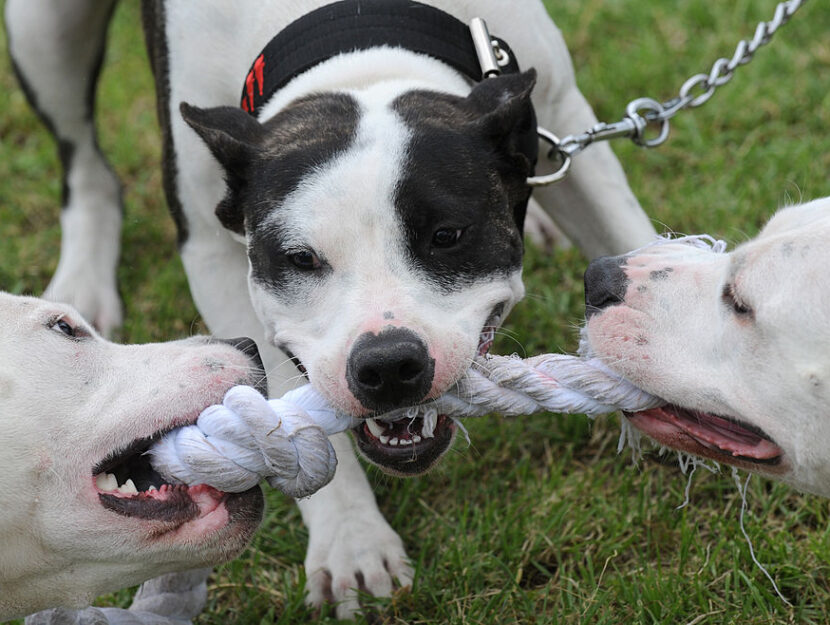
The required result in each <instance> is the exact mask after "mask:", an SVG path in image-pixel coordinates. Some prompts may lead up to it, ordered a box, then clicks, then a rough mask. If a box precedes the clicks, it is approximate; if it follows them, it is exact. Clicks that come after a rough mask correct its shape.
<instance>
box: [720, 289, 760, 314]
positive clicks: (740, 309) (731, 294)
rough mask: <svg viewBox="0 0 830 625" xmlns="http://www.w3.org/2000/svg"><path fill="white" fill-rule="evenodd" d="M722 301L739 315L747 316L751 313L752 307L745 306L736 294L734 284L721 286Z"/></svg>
mask: <svg viewBox="0 0 830 625" xmlns="http://www.w3.org/2000/svg"><path fill="white" fill-rule="evenodd" d="M723 301H724V303H725V304H726V305H727V306H729V308H730V309H731V310H732V312H734V313H735V314H736V315H738V316H739V317H748V316H751V315H752V314H753V311H752V308H750V307H749V306H747V305H746V304H745V303H744V302H743V301H742V300H741V299H740V298H739V297H738V296H737V295H736V294H735V285H734V284H727V285H726V286H725V287H723Z"/></svg>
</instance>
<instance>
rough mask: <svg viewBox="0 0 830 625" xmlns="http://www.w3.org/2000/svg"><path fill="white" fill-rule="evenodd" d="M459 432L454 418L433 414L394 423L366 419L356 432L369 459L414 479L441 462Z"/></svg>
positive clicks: (355, 429) (385, 468)
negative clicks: (453, 420)
mask: <svg viewBox="0 0 830 625" xmlns="http://www.w3.org/2000/svg"><path fill="white" fill-rule="evenodd" d="M456 429H457V428H456V426H455V424H454V423H453V422H452V420H451V419H449V418H448V417H447V416H445V415H438V414H435V412H434V411H433V412H432V413H431V414H430V413H428V414H427V415H425V416H417V417H413V418H403V419H398V420H397V421H391V422H387V421H380V420H378V419H366V420H365V421H364V422H363V423H361V424H360V425H358V426H357V427H355V428H354V429H353V430H352V432H354V435H355V438H356V439H357V446H358V448H359V449H360V451H361V452H362V453H363V454H364V455H365V456H366V458H367V459H368V460H370V461H371V462H373V463H374V464H376V465H378V466H379V467H381V468H382V469H384V470H385V471H386V472H388V473H391V474H393V475H398V476H412V475H420V474H421V473H424V472H426V471H428V470H429V469H430V468H431V467H432V466H433V465H434V464H435V463H436V462H438V460H439V459H440V458H441V456H443V455H444V453H445V452H446V451H447V449H449V447H450V445H451V444H452V441H453V439H454V438H455V433H456Z"/></svg>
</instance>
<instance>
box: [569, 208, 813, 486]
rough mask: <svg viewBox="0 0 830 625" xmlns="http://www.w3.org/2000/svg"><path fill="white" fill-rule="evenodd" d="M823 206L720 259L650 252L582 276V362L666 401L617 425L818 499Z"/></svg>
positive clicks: (684, 250)
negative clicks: (585, 358)
mask: <svg viewBox="0 0 830 625" xmlns="http://www.w3.org/2000/svg"><path fill="white" fill-rule="evenodd" d="M828 241H830V198H825V199H821V200H816V201H813V202H810V203H807V204H803V205H800V206H795V207H790V208H785V209H783V210H781V211H780V212H778V213H777V214H776V215H775V217H773V218H772V219H771V220H770V222H769V223H768V224H767V225H766V227H765V228H764V229H763V231H762V232H761V233H760V234H759V235H758V237H757V238H756V239H754V240H752V241H749V242H747V243H744V244H743V245H741V246H739V247H738V248H736V249H735V251H733V252H731V253H729V254H716V253H712V252H710V251H706V250H702V249H698V248H695V247H692V246H690V245H686V244H682V243H669V244H660V245H655V246H650V247H646V248H644V249H642V250H639V251H636V252H633V253H631V254H627V255H625V256H619V257H615V258H605V259H598V260H596V261H594V262H593V263H592V264H591V265H590V266H589V268H588V270H587V271H586V274H585V293H586V304H587V309H588V323H587V336H588V340H589V343H590V349H591V351H592V352H593V353H594V354H595V355H598V356H600V357H602V358H605V359H606V360H607V362H608V364H609V366H611V367H612V368H613V369H614V370H616V371H617V372H619V373H620V374H621V375H623V376H624V377H625V378H627V379H628V380H630V381H631V382H633V383H634V384H636V385H637V386H639V387H641V388H643V389H644V390H646V391H648V392H649V393H652V394H654V395H657V396H658V397H661V398H663V399H665V400H666V401H668V402H670V405H668V406H664V407H662V408H655V409H653V410H647V411H644V412H638V413H635V414H627V415H626V417H627V418H628V420H629V421H630V422H631V423H632V424H633V425H634V426H635V427H637V428H638V429H639V430H640V431H642V432H644V433H645V434H647V435H648V436H650V437H651V438H653V439H654V440H656V441H658V442H659V443H661V444H663V445H666V446H667V447H671V448H673V449H678V450H680V451H685V452H688V453H691V454H694V455H696V456H702V457H705V458H711V459H713V460H717V461H718V462H723V463H726V464H730V465H734V466H737V467H740V468H743V469H747V470H749V471H754V472H756V473H759V474H762V475H766V476H769V477H772V478H776V479H780V480H782V481H784V482H787V483H789V484H791V485H793V486H795V487H796V488H799V489H802V490H805V491H808V492H812V493H816V494H819V495H823V496H825V497H830V453H828V451H827V441H828V440H830V419H828V418H827V415H826V414H825V413H826V412H827V409H828V406H830V330H828V327H830V324H828V317H829V315H828V311H830V274H828V272H827V256H828V248H827V242H828Z"/></svg>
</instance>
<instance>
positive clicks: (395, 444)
mask: <svg viewBox="0 0 830 625" xmlns="http://www.w3.org/2000/svg"><path fill="white" fill-rule="evenodd" d="M112 5H113V3H112V2H107V1H102V0H61V1H60V2H56V1H54V0H8V2H7V3H6V24H7V27H8V33H9V41H10V50H11V54H12V57H13V59H14V64H15V68H16V71H17V73H18V75H19V76H20V78H21V82H22V84H23V85H24V87H25V90H26V92H27V93H28V95H29V98H30V100H31V102H32V103H33V104H34V106H35V107H36V109H37V110H38V111H39V112H40V114H41V116H42V117H43V119H44V120H46V122H47V123H48V124H49V126H50V127H51V128H52V129H53V131H54V134H55V135H56V137H57V139H58V142H59V145H60V147H61V155H62V159H63V164H64V167H65V169H66V177H65V182H66V184H65V210H64V211H63V214H62V218H61V219H62V225H63V246H62V251H61V258H60V263H59V265H58V269H57V272H56V274H55V277H54V279H53V281H52V283H51V284H50V286H49V288H48V290H47V295H48V296H50V297H52V298H55V299H61V300H70V301H73V302H75V303H76V304H77V305H78V306H79V307H80V308H81V309H82V310H83V312H84V314H86V315H88V316H89V317H90V318H91V319H93V320H95V322H96V323H97V324H98V326H99V327H101V328H105V329H106V328H111V327H112V326H113V325H115V324H117V323H118V322H119V320H120V310H119V306H118V298H117V296H116V291H115V279H114V275H115V274H114V267H115V264H116V261H117V255H118V245H117V236H116V233H117V232H118V230H119V228H120V223H121V212H120V210H119V207H118V183H117V180H116V179H115V178H114V176H113V175H112V173H111V172H110V170H109V167H108V165H107V164H106V161H105V160H104V159H103V157H102V155H101V154H100V152H99V150H98V148H97V145H96V141H95V133H94V130H93V118H92V111H93V107H92V100H93V96H94V85H95V80H96V78H97V72H98V68H99V66H100V60H101V55H102V53H103V48H104V40H105V34H106V28H107V23H108V17H109V13H110V11H111V8H112ZM324 5H325V2H322V1H319V0H294V1H292V2H271V3H268V2H230V1H228V0H204V1H201V0H200V2H192V3H187V2H176V1H170V2H161V1H156V2H153V1H149V0H148V1H146V2H144V3H143V18H144V26H145V31H146V38H147V42H148V49H149V53H150V61H151V64H152V67H153V70H154V74H155V77H156V85H157V95H158V112H159V119H160V122H161V128H162V133H163V147H164V150H163V152H164V174H165V176H164V184H165V191H166V195H167V200H168V203H169V205H170V208H171V211H172V213H173V216H174V218H175V220H176V223H177V225H178V230H179V242H180V246H181V254H182V258H183V261H184V266H185V269H186V272H187V275H188V279H189V283H190V288H191V291H192V294H193V297H194V299H195V301H196V304H197V306H198V308H199V310H200V312H201V314H202V315H203V317H204V319H205V321H206V322H207V324H208V327H209V328H210V329H211V331H212V332H214V333H216V334H218V335H220V336H235V335H240V334H243V335H246V336H251V337H252V338H254V340H256V341H257V342H258V343H259V345H260V346H261V349H262V355H263V360H264V362H265V364H266V367H267V370H268V379H269V384H270V387H269V391H270V393H271V395H272V396H277V395H281V394H282V393H283V392H284V391H285V390H288V389H289V388H290V387H291V386H292V385H295V384H296V383H297V382H298V378H300V377H301V375H298V369H299V371H300V372H301V373H302V374H305V375H307V376H308V377H309V379H310V381H311V383H312V384H314V385H315V386H316V387H317V388H318V389H319V390H320V391H321V392H322V393H323V394H324V395H325V396H326V397H327V398H328V399H329V400H330V402H331V403H332V404H333V405H334V406H335V407H337V408H339V409H341V410H344V411H347V412H349V413H351V414H353V415H355V416H358V417H364V418H365V422H364V425H362V426H361V427H358V428H356V429H355V431H354V436H355V438H356V439H357V442H358V446H359V448H360V450H361V451H362V452H363V454H364V455H365V456H366V457H367V458H368V459H369V460H370V461H371V462H373V463H375V464H377V465H378V466H380V467H381V468H383V469H384V470H387V471H390V472H392V473H395V474H398V475H415V474H418V473H421V472H423V471H425V470H427V469H428V468H429V467H431V466H432V465H433V464H434V463H435V462H436V461H437V460H438V459H439V458H440V457H441V456H442V455H443V454H444V453H445V452H446V451H447V449H449V447H450V445H451V443H452V440H453V436H454V434H455V427H454V425H453V423H452V422H451V421H450V420H449V419H446V418H443V419H441V418H439V420H438V422H437V424H436V427H435V429H434V430H430V431H429V432H427V431H424V430H423V428H422V424H420V423H414V424H409V423H408V421H407V422H406V423H404V424H397V425H396V424H388V425H387V424H383V423H380V422H378V421H374V420H372V419H371V416H372V415H373V414H375V413H376V412H378V411H384V410H388V409H391V408H396V407H401V406H407V405H410V404H413V403H417V402H420V401H423V400H426V399H429V398H432V397H435V396H437V395H439V394H441V393H442V392H444V391H445V390H446V389H448V388H449V387H451V386H452V385H453V384H454V383H455V382H456V380H458V379H459V378H460V376H462V375H463V374H464V372H465V371H466V369H467V368H468V366H469V364H470V360H471V358H473V357H474V356H475V355H476V354H477V353H479V352H483V351H486V350H487V349H488V348H489V346H490V343H491V342H492V336H493V333H494V331H495V328H496V327H497V326H498V325H499V324H500V323H501V322H502V321H503V319H504V318H505V316H506V315H507V314H508V312H509V311H510V309H511V308H512V306H513V305H514V304H515V303H516V302H517V301H518V300H519V299H520V298H521V297H522V295H523V286H522V281H521V262H522V252H523V243H522V229H523V225H524V220H525V211H526V208H527V204H528V198H529V193H530V189H529V187H528V186H527V184H526V179H527V178H528V177H529V176H531V175H532V174H533V163H534V161H535V159H536V150H537V141H536V138H535V120H538V122H539V124H540V125H542V126H545V127H547V128H550V129H552V130H553V131H555V132H558V133H561V134H568V133H572V132H577V131H582V130H584V129H586V128H589V127H591V126H592V125H594V124H595V123H596V118H595V116H594V114H593V112H592V111H591V109H590V107H589V106H588V105H587V103H586V102H585V99H584V98H583V96H582V94H581V93H580V92H579V90H578V89H577V87H576V84H575V81H574V72H573V68H572V66H571V62H570V57H569V55H568V52H567V49H566V47H565V44H564V41H563V39H562V36H561V33H560V32H559V31H558V30H557V28H556V27H555V26H554V24H553V23H552V22H551V20H550V18H549V17H548V15H547V12H546V10H545V8H544V6H543V5H542V3H541V2H539V1H537V0H521V1H514V2H495V1H493V0H426V1H425V2H423V3H418V2H412V1H410V0H361V1H357V0H347V1H346V2H336V3H333V4H331V5H326V6H324ZM473 17H482V18H484V19H485V20H486V21H487V23H488V24H489V27H490V29H491V30H492V32H493V34H494V35H498V36H499V37H501V38H503V41H504V42H507V44H506V45H502V44H499V46H498V53H499V58H500V59H502V61H503V62H504V63H505V65H504V67H505V69H504V75H502V76H499V77H494V78H487V79H486V80H481V78H482V76H481V74H482V68H481V66H479V64H478V61H476V60H475V55H474V54H473V50H474V47H473V44H472V42H471V41H470V35H469V31H468V30H467V28H466V26H464V25H465V24H466V23H468V22H469V21H470V20H471V19H472V18H473ZM459 24H460V25H461V27H460V29H459ZM381 32H382V33H383V37H381V38H380V39H378V38H377V37H376V34H377V33H381ZM387 35H388V38H387ZM378 36H379V35H378ZM489 47H490V44H489V43H487V44H486V45H485V49H487V48H489ZM458 50H462V51H466V52H462V53H461V55H462V56H464V57H465V58H466V59H469V56H470V54H473V61H472V64H473V65H474V67H473V68H472V70H470V68H469V65H470V63H469V62H467V61H464V60H461V61H459V59H458V58H457V56H456V55H457V51H458ZM516 61H518V62H519V63H521V64H522V65H523V67H525V68H531V67H535V71H532V70H530V69H528V70H527V71H525V72H524V73H522V72H519V71H512V70H511V71H508V69H509V68H510V67H512V65H511V64H513V63H515V62H516ZM500 67H501V66H500ZM465 68H466V69H465ZM475 74H478V75H477V76H476V75H475ZM534 108H535V112H534ZM534 116H535V117H534ZM536 200H538V201H539V202H540V203H541V205H542V206H543V207H544V208H545V210H547V211H550V212H551V214H553V215H554V217H555V219H556V221H557V223H558V225H559V226H561V228H562V229H563V231H564V232H565V234H566V235H567V236H568V237H569V238H570V240H571V241H573V242H574V243H576V244H577V245H578V246H579V247H580V248H581V249H582V250H583V251H584V252H585V253H586V254H587V255H589V256H591V257H593V256H596V255H599V254H609V253H621V252H623V251H624V250H628V249H631V248H632V247H635V246H637V245H642V244H644V243H645V242H646V241H648V240H649V239H650V238H651V237H652V236H653V233H654V231H653V229H652V226H651V224H650V222H649V220H648V219H647V218H646V216H645V214H644V213H643V212H642V210H641V209H640V207H639V205H638V203H637V201H636V200H635V199H634V197H633V195H632V194H631V192H630V190H629V188H628V185H627V183H626V180H625V178H624V175H623V173H622V171H621V168H620V166H619V163H618V162H617V161H616V159H615V158H614V156H613V154H612V153H611V151H610V149H609V148H608V147H607V146H605V145H597V146H595V147H592V149H591V150H590V151H587V152H585V154H584V155H582V156H580V158H579V162H578V163H576V164H575V165H574V168H573V170H572V172H571V174H570V175H569V177H568V179H567V180H566V181H564V182H563V183H561V184H560V185H557V186H554V187H548V188H544V189H539V191H538V192H537V194H536ZM262 346H264V347H262ZM333 443H334V446H335V449H336V451H337V455H338V459H339V463H338V470H337V474H336V475H335V478H334V480H333V481H332V483H331V484H330V485H329V486H327V487H326V488H324V489H322V490H321V491H319V492H318V493H316V494H315V495H314V496H312V497H311V498H309V499H308V500H304V501H302V502H300V508H301V511H302V515H303V518H304V520H305V522H306V524H307V525H308V527H309V533H310V541H309V549H308V555H307V557H306V560H305V565H306V571H307V576H308V600H309V602H310V603H311V604H312V605H320V604H321V603H322V602H323V601H324V600H326V599H333V600H334V601H336V602H338V608H337V613H338V616H340V617H347V616H349V615H351V614H353V613H354V612H355V610H357V609H358V602H357V589H358V588H359V587H360V588H362V589H363V590H365V591H368V592H371V593H373V594H374V595H376V596H386V595H389V594H390V592H391V591H392V589H393V587H394V584H395V583H398V584H400V585H404V586H405V585H407V584H409V583H410V581H411V579H412V569H411V567H410V565H409V563H408V561H407V557H406V554H405V552H404V548H403V543H402V541H401V539H400V538H399V537H398V536H397V534H396V533H395V532H394V531H393V530H392V528H391V527H390V526H389V525H388V524H387V523H386V521H385V520H384V519H383V517H382V516H381V515H380V513H379V511H378V508H377V505H376V503H375V500H374V496H373V494H372V492H371V490H370V488H369V485H368V482H367V480H366V478H365V476H364V474H363V472H362V469H361V468H360V466H359V464H358V462H357V461H356V459H355V458H354V456H353V454H352V450H351V445H350V442H349V440H348V439H347V438H346V437H345V435H338V436H337V437H335V440H334V441H333Z"/></svg>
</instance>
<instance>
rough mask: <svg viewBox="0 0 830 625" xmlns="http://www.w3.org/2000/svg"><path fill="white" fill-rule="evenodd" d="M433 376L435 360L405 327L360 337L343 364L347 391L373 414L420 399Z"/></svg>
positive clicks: (416, 336) (422, 343)
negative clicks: (372, 411) (344, 364)
mask: <svg viewBox="0 0 830 625" xmlns="http://www.w3.org/2000/svg"><path fill="white" fill-rule="evenodd" d="M434 373H435V360H434V359H432V358H430V357H429V352H428V351H427V347H426V345H425V344H424V342H423V341H422V340H421V339H420V338H419V337H418V335H417V334H415V333H414V332H412V331H411V330H407V329H406V328H387V329H385V330H382V331H381V332H380V333H379V334H373V333H371V332H367V333H365V334H362V335H361V336H360V337H358V339H357V340H356V341H355V343H354V346H353V347H352V351H351V354H350V355H349V359H348V361H347V362H346V382H347V384H348V385H349V390H350V391H351V392H352V394H353V395H354V396H355V397H356V398H357V400H358V401H359V402H360V403H361V404H363V405H364V406H365V407H366V408H368V409H369V410H374V411H385V410H391V409H393V408H398V407H400V406H405V405H408V404H412V403H415V402H418V401H420V400H422V399H423V398H424V396H425V395H426V394H427V392H428V391H429V389H430V387H431V386H432V378H433V375H434Z"/></svg>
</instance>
